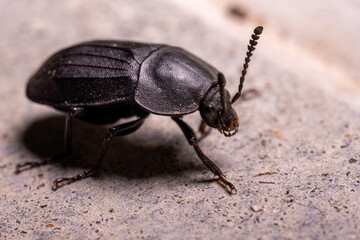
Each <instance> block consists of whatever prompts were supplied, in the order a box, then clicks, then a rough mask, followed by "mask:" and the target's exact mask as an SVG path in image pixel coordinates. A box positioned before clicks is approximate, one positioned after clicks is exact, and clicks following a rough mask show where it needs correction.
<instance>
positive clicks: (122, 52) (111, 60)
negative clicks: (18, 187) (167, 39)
mask: <svg viewBox="0 0 360 240" xmlns="http://www.w3.org/2000/svg"><path fill="white" fill-rule="evenodd" d="M262 30H263V28H262V27H261V26H259V27H257V28H255V29H254V33H253V34H252V35H251V39H250V41H249V45H248V52H247V53H246V58H245V63H244V66H243V71H242V74H241V77H240V84H239V89H238V92H237V93H236V95H235V96H234V97H233V98H232V100H230V94H229V92H228V91H227V90H226V89H225V84H226V80H225V77H224V75H223V74H222V73H221V72H219V71H218V70H217V69H215V68H214V67H212V66H210V65H209V64H208V63H206V62H205V61H203V60H201V59H200V58H198V57H196V56H194V55H193V54H191V53H189V52H187V51H185V50H184V49H182V48H179V47H172V46H169V45H163V44H147V43H137V42H123V41H92V42H85V43H82V44H78V45H75V46H72V47H69V48H66V49H64V50H61V51H59V52H57V53H56V54H54V55H52V56H51V57H50V58H49V59H48V60H47V61H46V62H45V63H44V64H43V65H42V66H41V67H40V69H39V70H38V71H37V72H36V73H35V74H34V75H33V76H32V77H31V78H30V80H29V82H28V85H27V91H26V93H27V96H28V98H30V99H31V100H32V101H34V102H37V103H40V104H46V105H49V106H52V107H54V108H56V109H58V110H61V111H65V112H67V117H66V124H65V153H64V154H61V155H66V154H71V153H72V124H71V122H72V118H78V119H80V120H83V121H86V122H90V123H95V124H108V123H114V122H116V121H117V120H119V119H121V118H127V117H131V116H137V117H138V118H137V119H136V120H134V121H131V122H127V123H123V124H120V125H116V126H114V127H111V128H109V130H108V133H107V134H106V136H105V138H104V141H103V143H102V145H101V147H100V151H99V155H98V162H97V166H96V167H95V168H93V169H90V170H86V171H84V172H83V173H81V174H78V175H76V176H74V177H69V178H57V179H55V180H54V182H53V190H56V189H57V188H59V187H61V186H63V185H65V184H70V183H72V182H75V181H78V180H80V179H83V178H86V177H89V176H93V175H94V174H96V173H97V172H98V171H99V170H100V168H101V166H102V163H103V160H104V156H105V151H106V148H107V146H108V143H109V141H110V139H111V138H112V137H115V136H123V135H126V134H130V133H132V132H134V131H136V130H137V129H139V128H140V126H141V125H142V124H143V123H144V120H145V119H146V117H147V116H148V115H149V114H150V113H153V114H157V115H163V116H170V117H171V118H172V119H173V120H174V121H175V122H176V123H177V125H178V126H179V127H180V129H181V130H182V132H183V134H184V135H185V137H186V139H187V141H188V143H189V144H190V145H191V146H193V147H194V150H195V152H196V154H197V155H198V157H199V158H200V159H201V161H202V162H203V163H204V164H205V165H206V166H207V167H208V168H209V169H210V170H211V171H212V172H213V173H214V174H215V175H216V176H218V178H219V181H220V183H222V184H223V185H224V186H226V187H227V188H228V189H229V190H230V192H232V193H236V191H237V190H236V188H235V186H234V185H233V184H232V183H230V182H229V181H227V180H226V178H225V175H224V174H223V173H222V171H221V169H220V168H219V167H217V166H216V165H215V164H214V163H213V162H212V161H211V160H210V159H209V158H208V157H206V155H205V154H204V153H203V152H202V150H201V149H200V147H199V146H198V139H197V137H196V135H195V132H194V130H193V129H192V128H191V127H190V126H189V125H188V124H186V123H185V122H184V121H183V120H182V119H181V117H182V116H184V115H187V114H190V113H193V112H195V111H197V110H198V111H199V112H200V115H201V117H202V124H201V125H200V126H201V127H200V132H201V133H202V134H205V130H204V129H205V126H206V125H207V126H210V127H212V128H217V129H218V130H219V131H220V132H221V133H222V134H224V135H225V136H227V137H228V136H232V135H234V134H235V133H236V132H237V131H238V127H239V122H238V117H237V115H236V112H235V110H234V109H233V107H232V104H233V103H234V102H235V101H236V100H237V99H239V97H240V96H241V91H242V88H243V83H244V80H245V75H246V72H247V68H248V63H249V62H250V57H251V56H252V52H253V51H254V50H255V46H256V45H257V40H258V39H259V35H260V34H261V33H262ZM55 157H58V156H55ZM55 157H53V158H48V159H44V160H43V161H42V162H25V163H21V164H18V165H17V166H16V172H21V171H22V170H24V169H26V168H32V167H35V166H39V165H44V164H47V163H48V162H49V161H50V160H52V159H54V158H55Z"/></svg>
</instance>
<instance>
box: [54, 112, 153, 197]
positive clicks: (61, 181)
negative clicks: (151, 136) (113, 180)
mask: <svg viewBox="0 0 360 240" xmlns="http://www.w3.org/2000/svg"><path fill="white" fill-rule="evenodd" d="M147 116H148V115H144V116H142V117H140V118H139V119H137V120H134V121H132V122H128V123H123V124H120V125H117V126H114V127H111V128H109V130H108V133H107V134H106V136H105V138H104V141H103V143H102V145H101V147H100V151H99V154H98V162H97V165H96V168H92V169H90V170H86V171H84V172H83V173H80V174H78V175H76V176H74V177H69V178H67V177H61V178H57V179H55V180H54V181H53V186H52V190H54V191H56V190H57V189H59V188H60V187H62V186H64V185H69V184H71V183H73V182H76V181H79V180H81V179H84V178H88V177H91V176H94V175H95V174H96V173H98V172H99V171H100V169H101V167H102V165H103V162H104V158H105V152H106V149H107V147H108V145H109V142H110V140H111V138H112V137H115V136H124V135H127V134H130V133H132V132H134V131H136V130H137V129H139V128H140V127H141V125H142V124H143V123H144V121H145V118H146V117H147ZM70 130H71V128H70ZM69 134H71V133H69ZM65 139H66V137H65Z"/></svg>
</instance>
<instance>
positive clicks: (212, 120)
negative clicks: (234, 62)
mask: <svg viewBox="0 0 360 240" xmlns="http://www.w3.org/2000/svg"><path fill="white" fill-rule="evenodd" d="M200 114H201V117H202V119H203V120H204V121H205V123H206V124H207V125H209V126H210V127H213V128H217V129H218V130H219V131H220V133H223V134H224V135H225V136H226V137H230V136H233V135H234V134H235V133H236V132H237V131H238V129H239V120H238V117H237V114H236V112H235V110H234V109H233V108H232V106H231V102H230V93H229V92H228V91H227V90H226V89H225V78H224V75H222V74H221V73H219V75H218V85H215V86H213V87H212V88H210V89H209V91H208V92H207V94H206V95H205V97H204V99H203V101H202V103H201V106H200Z"/></svg>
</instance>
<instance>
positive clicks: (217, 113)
mask: <svg viewBox="0 0 360 240" xmlns="http://www.w3.org/2000/svg"><path fill="white" fill-rule="evenodd" d="M262 31H263V27H261V26H259V27H257V28H255V29H254V33H253V34H252V35H251V39H250V41H249V45H248V52H247V53H246V58H245V63H244V66H243V70H242V72H241V77H240V84H239V90H238V92H237V93H236V94H235V95H234V97H233V98H232V100H231V101H230V94H229V92H228V91H227V90H226V89H225V84H226V80H225V77H224V75H223V74H222V73H218V84H217V85H215V86H213V87H212V88H210V89H209V91H208V92H207V94H206V95H205V97H204V99H203V101H202V103H201V106H200V108H199V110H200V114H201V117H202V118H203V120H204V121H205V123H206V124H207V125H209V126H210V127H213V128H217V129H218V130H219V131H220V132H221V133H223V134H224V135H225V136H226V137H229V136H232V135H234V134H235V133H236V132H237V131H238V127H239V120H238V117H237V114H236V112H235V110H234V109H233V108H232V106H231V105H232V104H233V103H234V102H236V100H238V99H239V98H240V97H241V90H242V88H243V84H244V81H245V75H246V73H247V69H248V67H249V62H250V57H251V56H252V55H253V53H252V52H253V51H254V50H255V46H256V45H257V43H258V42H257V40H259V38H260V34H261V33H262Z"/></svg>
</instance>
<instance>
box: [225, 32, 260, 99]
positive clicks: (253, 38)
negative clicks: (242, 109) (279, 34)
mask: <svg viewBox="0 0 360 240" xmlns="http://www.w3.org/2000/svg"><path fill="white" fill-rule="evenodd" d="M262 31H263V27H262V26H259V27H257V28H255V29H254V33H253V34H252V35H251V39H250V41H249V45H248V51H247V53H246V58H245V63H244V66H243V70H242V72H241V77H240V84H239V90H238V92H237V93H236V94H235V96H234V97H233V99H232V100H231V104H233V103H234V102H236V100H238V99H239V98H240V97H241V90H242V88H243V84H244V81H245V75H246V73H247V69H248V67H249V62H250V57H251V56H252V55H253V54H252V52H253V51H254V50H255V46H256V45H257V44H258V42H257V40H259V38H260V34H261V33H262Z"/></svg>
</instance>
